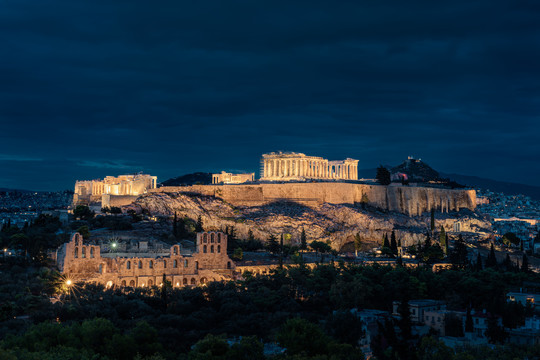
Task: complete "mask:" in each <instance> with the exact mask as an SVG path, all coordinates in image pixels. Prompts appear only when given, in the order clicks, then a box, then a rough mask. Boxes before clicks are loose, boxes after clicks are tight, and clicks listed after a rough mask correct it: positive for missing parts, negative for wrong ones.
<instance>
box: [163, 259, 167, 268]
mask: <svg viewBox="0 0 540 360" xmlns="http://www.w3.org/2000/svg"><path fill="white" fill-rule="evenodd" d="M163 268H164V269H166V268H167V260H163Z"/></svg>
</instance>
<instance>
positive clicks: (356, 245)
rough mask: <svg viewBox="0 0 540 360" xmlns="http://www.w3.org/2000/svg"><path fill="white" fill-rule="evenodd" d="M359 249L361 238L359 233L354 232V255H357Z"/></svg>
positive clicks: (360, 247)
mask: <svg viewBox="0 0 540 360" xmlns="http://www.w3.org/2000/svg"><path fill="white" fill-rule="evenodd" d="M360 249H362V238H361V237H360V233H356V235H354V251H355V254H354V255H355V256H356V257H358V251H359V250H360Z"/></svg>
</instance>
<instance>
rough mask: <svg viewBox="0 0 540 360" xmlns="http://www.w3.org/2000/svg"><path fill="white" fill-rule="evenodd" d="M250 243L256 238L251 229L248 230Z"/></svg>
mask: <svg viewBox="0 0 540 360" xmlns="http://www.w3.org/2000/svg"><path fill="white" fill-rule="evenodd" d="M247 240H248V241H255V236H253V231H251V229H249V230H248V238H247Z"/></svg>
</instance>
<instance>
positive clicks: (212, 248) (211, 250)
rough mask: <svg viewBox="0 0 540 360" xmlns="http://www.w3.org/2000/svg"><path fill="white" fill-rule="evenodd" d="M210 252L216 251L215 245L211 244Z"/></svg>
mask: <svg viewBox="0 0 540 360" xmlns="http://www.w3.org/2000/svg"><path fill="white" fill-rule="evenodd" d="M210 252H211V253H212V254H213V253H214V245H211V246H210Z"/></svg>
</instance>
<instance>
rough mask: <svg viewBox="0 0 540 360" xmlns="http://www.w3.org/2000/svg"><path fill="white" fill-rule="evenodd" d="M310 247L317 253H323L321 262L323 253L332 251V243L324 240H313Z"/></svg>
mask: <svg viewBox="0 0 540 360" xmlns="http://www.w3.org/2000/svg"><path fill="white" fill-rule="evenodd" d="M309 247H310V248H312V249H313V250H314V251H316V252H317V254H319V253H320V254H321V262H322V261H323V254H324V253H327V252H330V251H332V248H331V247H330V245H328V244H327V243H325V242H322V241H312V242H311V244H309Z"/></svg>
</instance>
